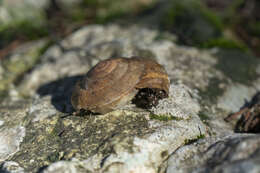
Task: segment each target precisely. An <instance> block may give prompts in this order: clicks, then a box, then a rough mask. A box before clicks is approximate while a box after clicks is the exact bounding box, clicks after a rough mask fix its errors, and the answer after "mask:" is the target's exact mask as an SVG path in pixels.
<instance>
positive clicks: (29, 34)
mask: <svg viewBox="0 0 260 173" xmlns="http://www.w3.org/2000/svg"><path fill="white" fill-rule="evenodd" d="M47 35H48V29H47V25H45V24H44V22H43V23H41V22H31V21H29V20H22V21H17V22H14V23H11V24H6V25H3V26H0V38H1V41H0V48H1V47H3V46H5V45H6V44H8V43H9V42H11V41H12V40H15V39H19V38H20V39H26V40H36V39H39V38H42V37H45V36H47Z"/></svg>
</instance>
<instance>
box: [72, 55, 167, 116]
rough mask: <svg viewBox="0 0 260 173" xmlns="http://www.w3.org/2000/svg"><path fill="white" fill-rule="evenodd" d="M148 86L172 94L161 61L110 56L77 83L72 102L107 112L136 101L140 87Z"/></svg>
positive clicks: (79, 107)
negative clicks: (113, 57)
mask: <svg viewBox="0 0 260 173" xmlns="http://www.w3.org/2000/svg"><path fill="white" fill-rule="evenodd" d="M146 87H148V88H159V89H162V90H165V92H166V93H167V94H168V88H169V79H168V76H167V74H166V72H165V70H164V69H163V68H162V66H160V65H159V64H158V63H156V62H155V61H152V60H143V59H140V58H115V59H107V60H104V61H101V62H99V63H98V64H97V65H95V66H94V67H93V68H92V69H90V71H89V72H88V73H87V74H86V75H85V77H84V78H83V79H82V80H80V81H78V82H77V83H76V86H75V88H74V90H73V93H72V97H71V103H72V105H73V107H74V108H75V109H76V110H80V109H86V110H90V111H92V112H98V113H107V112H109V111H112V110H114V109H117V108H119V107H120V106H123V105H124V104H126V103H127V102H129V101H130V100H132V99H133V98H134V97H135V95H136V94H137V93H138V90H139V89H140V88H146Z"/></svg>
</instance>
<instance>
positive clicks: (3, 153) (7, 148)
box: [0, 126, 25, 161]
mask: <svg viewBox="0 0 260 173" xmlns="http://www.w3.org/2000/svg"><path fill="white" fill-rule="evenodd" d="M24 136H25V128H24V127H22V126H20V127H19V126H18V127H13V128H10V129H4V128H1V130H0V161H3V160H6V159H7V158H8V157H10V156H11V155H13V154H15V153H16V152H17V151H19V146H20V143H21V142H22V141H23V138H24Z"/></svg>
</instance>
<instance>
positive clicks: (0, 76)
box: [0, 40, 47, 102]
mask: <svg viewBox="0 0 260 173" xmlns="http://www.w3.org/2000/svg"><path fill="white" fill-rule="evenodd" d="M46 45H47V40H38V41H32V42H29V43H25V44H23V45H22V46H19V47H18V48H17V49H15V50H14V51H13V52H12V53H11V54H10V55H9V57H8V58H6V59H4V60H3V61H1V62H0V102H1V100H2V99H1V98H2V97H3V96H6V95H8V93H7V91H8V90H9V94H12V93H13V96H14V92H16V91H15V90H16V88H14V86H13V85H14V83H15V82H18V81H19V80H21V79H20V78H22V76H23V74H24V73H26V72H27V71H29V70H30V69H31V68H33V66H34V65H35V64H37V63H38V62H39V58H40V55H41V51H42V50H43V49H44V48H45V46H46ZM1 72H2V73H1ZM11 98H15V97H11Z"/></svg>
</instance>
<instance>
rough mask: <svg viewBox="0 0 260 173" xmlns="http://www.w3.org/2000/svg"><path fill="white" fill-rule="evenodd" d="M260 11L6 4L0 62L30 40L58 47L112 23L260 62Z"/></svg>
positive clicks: (148, 2)
mask: <svg viewBox="0 0 260 173" xmlns="http://www.w3.org/2000/svg"><path fill="white" fill-rule="evenodd" d="M259 11H260V1H259V0H40V1H36V0H0V59H1V58H4V57H5V56H6V55H8V53H9V52H10V51H12V50H13V49H14V48H15V47H17V46H18V45H20V44H22V43H24V42H27V41H30V40H37V39H41V38H46V37H48V38H49V39H51V40H52V41H53V42H56V41H59V40H61V39H62V38H64V37H65V36H66V35H68V34H70V33H71V32H73V31H74V30H77V29H78V28H80V27H82V26H87V25H90V24H104V25H105V24H109V23H118V24H120V25H121V26H123V27H127V26H129V25H135V24H137V25H142V26H144V27H148V28H152V29H157V30H161V31H166V32H170V33H174V34H175V35H176V36H177V39H174V40H173V41H174V42H176V43H177V44H180V45H188V46H195V47H198V48H202V49H205V48H206V49H207V48H213V47H220V48H224V49H239V50H241V51H243V52H247V53H250V54H254V55H256V56H260V12H259ZM158 39H170V38H167V35H162V36H159V37H158Z"/></svg>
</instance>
